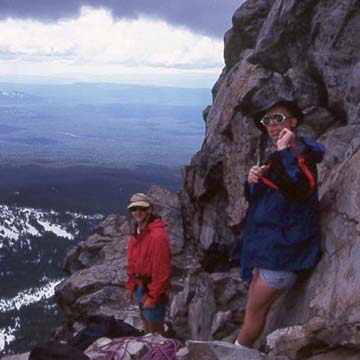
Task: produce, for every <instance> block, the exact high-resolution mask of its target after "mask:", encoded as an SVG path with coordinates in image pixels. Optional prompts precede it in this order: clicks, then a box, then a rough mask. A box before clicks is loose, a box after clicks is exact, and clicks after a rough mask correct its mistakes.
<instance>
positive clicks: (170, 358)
mask: <svg viewBox="0 0 360 360" xmlns="http://www.w3.org/2000/svg"><path fill="white" fill-rule="evenodd" d="M181 347H182V343H181V342H180V341H179V340H173V339H169V340H166V341H165V342H164V343H160V344H155V345H153V347H152V349H151V350H150V351H149V352H147V353H146V354H145V355H144V356H143V357H142V358H141V360H176V353H177V351H178V350H179V349H180V348H181Z"/></svg>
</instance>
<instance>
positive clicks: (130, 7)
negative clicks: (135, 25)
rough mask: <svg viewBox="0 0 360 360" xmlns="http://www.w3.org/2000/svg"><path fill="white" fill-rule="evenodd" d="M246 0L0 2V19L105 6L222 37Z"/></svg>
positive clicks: (118, 13)
mask: <svg viewBox="0 0 360 360" xmlns="http://www.w3.org/2000/svg"><path fill="white" fill-rule="evenodd" d="M243 2H244V0H62V1H56V0H0V17H1V18H7V17H16V18H33V19H38V20H45V21H54V20H57V19H60V18H67V17H76V16H77V15H78V14H79V9H80V7H81V6H82V5H90V6H93V7H96V8H99V7H106V8H108V9H110V10H112V13H113V15H114V16H115V17H117V18H137V17H138V16H139V15H147V16H150V17H155V18H159V19H164V20H166V21H167V22H169V23H171V24H174V25H182V26H185V27H188V28H190V29H192V30H194V31H196V32H201V33H205V34H209V35H212V36H216V37H222V36H223V35H224V32H225V31H226V30H227V29H229V28H230V27H231V17H232V15H233V13H234V12H235V10H236V9H237V8H238V7H239V6H240V4H241V3H243Z"/></svg>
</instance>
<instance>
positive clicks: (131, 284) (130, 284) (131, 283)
mask: <svg viewBox="0 0 360 360" xmlns="http://www.w3.org/2000/svg"><path fill="white" fill-rule="evenodd" d="M135 287H136V281H134V280H133V279H132V280H129V281H128V282H126V283H125V288H126V289H129V290H135Z"/></svg>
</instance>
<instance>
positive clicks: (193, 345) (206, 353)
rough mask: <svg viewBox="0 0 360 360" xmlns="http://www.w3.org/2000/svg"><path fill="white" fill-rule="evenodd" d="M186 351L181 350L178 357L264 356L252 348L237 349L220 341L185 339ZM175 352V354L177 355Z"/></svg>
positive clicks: (247, 359)
mask: <svg viewBox="0 0 360 360" xmlns="http://www.w3.org/2000/svg"><path fill="white" fill-rule="evenodd" d="M186 347H187V350H188V352H186V351H184V350H182V351H181V353H180V354H179V353H178V354H179V356H177V358H178V359H183V360H198V359H204V360H205V359H206V360H261V359H264V356H263V355H262V354H261V353H260V352H259V351H257V350H254V349H239V347H237V346H236V345H233V344H230V343H226V342H222V341H210V342H206V341H187V342H186ZM178 354H177V355H178Z"/></svg>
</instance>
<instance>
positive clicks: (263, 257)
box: [240, 137, 325, 282]
mask: <svg viewBox="0 0 360 360" xmlns="http://www.w3.org/2000/svg"><path fill="white" fill-rule="evenodd" d="M324 152H325V148H324V146H323V145H321V144H319V143H317V142H316V141H315V140H313V139H311V138H308V137H298V138H296V140H295V147H294V148H292V147H288V148H286V149H283V150H280V151H276V152H274V153H273V154H271V155H270V157H269V159H268V161H267V164H268V165H269V164H270V166H269V167H268V169H266V171H265V174H264V177H265V178H266V179H268V180H270V181H271V182H272V183H273V184H275V185H276V186H277V187H278V190H276V189H274V188H272V187H269V186H268V185H265V184H264V183H263V182H260V181H259V182H258V183H257V184H250V185H249V184H248V183H247V182H246V184H245V196H246V198H247V200H248V201H249V208H248V211H247V215H246V220H245V227H244V232H243V236H242V242H241V262H240V275H241V277H242V278H243V279H244V280H245V281H247V282H250V281H251V279H252V270H253V268H254V267H259V268H264V269H270V270H283V271H291V272H297V271H301V270H306V269H311V268H314V267H315V265H316V264H317V262H318V260H319V255H320V225H319V210H318V205H319V200H318V192H317V183H316V180H317V170H316V164H317V163H319V162H321V161H322V159H323V156H324ZM299 156H302V157H303V158H304V160H305V165H306V167H307V169H308V170H309V172H310V173H311V174H312V175H313V179H314V180H315V187H314V188H313V189H312V188H311V181H309V176H307V175H306V171H304V170H303V169H301V167H300V166H299V164H298V162H297V159H298V157H299ZM310 177H311V176H310Z"/></svg>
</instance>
